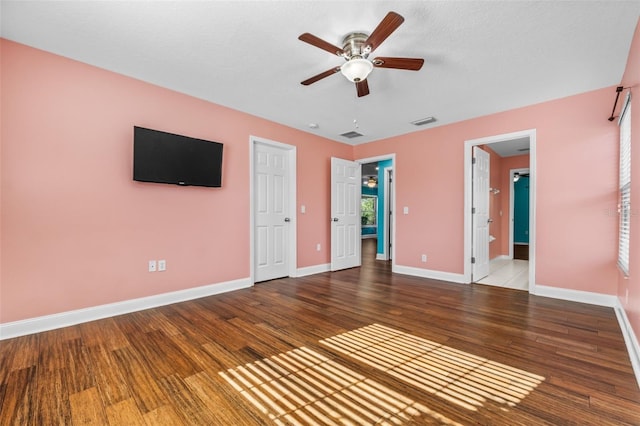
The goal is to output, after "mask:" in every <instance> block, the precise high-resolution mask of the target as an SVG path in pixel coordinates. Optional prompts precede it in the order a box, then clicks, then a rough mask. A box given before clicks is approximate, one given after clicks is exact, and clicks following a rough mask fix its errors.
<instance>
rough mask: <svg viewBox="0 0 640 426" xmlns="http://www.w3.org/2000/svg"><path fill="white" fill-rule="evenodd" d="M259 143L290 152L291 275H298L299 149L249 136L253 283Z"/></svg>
mask: <svg viewBox="0 0 640 426" xmlns="http://www.w3.org/2000/svg"><path fill="white" fill-rule="evenodd" d="M257 144H262V145H267V146H271V147H274V148H279V149H282V150H286V151H287V152H288V154H289V158H288V160H289V217H290V218H291V224H290V226H289V241H288V244H289V247H288V249H289V253H288V255H289V258H288V262H289V276H290V277H296V276H297V275H298V257H297V256H298V247H297V245H298V235H297V228H298V220H297V204H296V156H297V149H296V147H295V146H294V145H288V144H285V143H282V142H276V141H272V140H269V139H265V138H261V137H258V136H253V135H251V136H249V212H250V214H249V216H250V219H249V245H250V248H249V262H250V270H249V271H250V272H249V279H250V281H251V285H254V284H255V282H256V281H255V267H256V266H255V250H256V244H255V229H254V228H255V214H256V212H255V200H254V195H255V193H254V191H255V189H254V182H253V180H254V176H255V160H254V149H255V146H256V145H257Z"/></svg>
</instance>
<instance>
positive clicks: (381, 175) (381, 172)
mask: <svg viewBox="0 0 640 426" xmlns="http://www.w3.org/2000/svg"><path fill="white" fill-rule="evenodd" d="M392 166H393V160H384V161H380V162H378V254H382V253H384V235H383V233H384V226H383V224H384V184H385V182H384V169H387V168H389V167H392Z"/></svg>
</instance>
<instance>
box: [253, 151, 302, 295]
mask: <svg viewBox="0 0 640 426" xmlns="http://www.w3.org/2000/svg"><path fill="white" fill-rule="evenodd" d="M254 150H255V151H254V157H253V158H254V208H255V222H254V223H255V229H254V232H255V234H254V240H255V281H256V282H259V281H267V280H272V279H274V278H280V277H286V276H288V275H289V247H288V243H289V227H290V226H294V225H293V222H292V220H291V217H290V206H289V161H288V159H289V156H288V155H289V153H288V151H287V150H286V149H281V148H277V147H274V146H270V145H264V144H260V143H256V144H255V145H254Z"/></svg>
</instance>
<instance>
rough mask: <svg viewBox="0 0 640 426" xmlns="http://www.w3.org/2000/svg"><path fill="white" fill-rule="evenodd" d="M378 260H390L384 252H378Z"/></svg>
mask: <svg viewBox="0 0 640 426" xmlns="http://www.w3.org/2000/svg"><path fill="white" fill-rule="evenodd" d="M376 260H389V259H387V256H385V255H384V253H376Z"/></svg>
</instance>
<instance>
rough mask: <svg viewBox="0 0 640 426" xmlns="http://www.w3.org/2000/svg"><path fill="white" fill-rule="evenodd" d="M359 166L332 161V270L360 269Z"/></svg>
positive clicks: (358, 164) (333, 159)
mask: <svg viewBox="0 0 640 426" xmlns="http://www.w3.org/2000/svg"><path fill="white" fill-rule="evenodd" d="M361 185H362V182H361V181H360V163H356V162H355V161H348V160H343V159H341V158H333V157H332V158H331V270H332V271H337V270H340V269H346V268H353V267H356V266H360V264H361V258H360V248H361V241H360V238H361V235H360V233H361V229H360V226H361V218H360V197H361Z"/></svg>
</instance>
